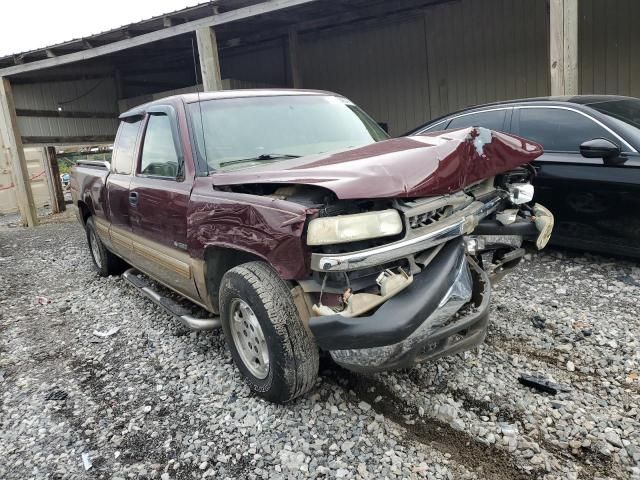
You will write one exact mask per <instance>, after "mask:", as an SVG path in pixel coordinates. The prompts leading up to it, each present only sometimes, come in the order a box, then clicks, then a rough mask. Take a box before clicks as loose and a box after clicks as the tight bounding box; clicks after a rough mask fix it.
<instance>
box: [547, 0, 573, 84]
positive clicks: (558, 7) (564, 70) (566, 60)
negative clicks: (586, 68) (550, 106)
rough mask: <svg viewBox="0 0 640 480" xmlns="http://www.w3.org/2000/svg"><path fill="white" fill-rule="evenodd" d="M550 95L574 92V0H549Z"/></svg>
mask: <svg viewBox="0 0 640 480" xmlns="http://www.w3.org/2000/svg"><path fill="white" fill-rule="evenodd" d="M549 7H550V9H549V35H550V39H549V40H550V42H549V59H550V62H551V65H550V68H551V70H550V72H551V95H577V94H578V93H579V86H578V0H550V3H549Z"/></svg>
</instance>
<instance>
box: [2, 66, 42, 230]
mask: <svg viewBox="0 0 640 480" xmlns="http://www.w3.org/2000/svg"><path fill="white" fill-rule="evenodd" d="M0 148H1V149H2V154H3V155H8V157H9V165H11V173H12V175H13V179H14V183H15V185H16V199H17V201H18V208H19V209H20V215H21V216H22V223H23V225H25V226H29V227H35V226H36V225H37V224H38V215H37V213H36V206H35V202H34V201H33V193H32V192H31V183H30V182H29V172H28V171H27V160H26V159H25V156H24V150H23V148H22V137H21V135H20V129H19V128H18V119H17V117H16V106H15V103H14V100H13V92H12V90H11V83H10V82H9V79H8V78H5V77H0Z"/></svg>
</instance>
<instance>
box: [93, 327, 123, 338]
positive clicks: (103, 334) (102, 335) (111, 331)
mask: <svg viewBox="0 0 640 480" xmlns="http://www.w3.org/2000/svg"><path fill="white" fill-rule="evenodd" d="M119 331H120V327H113V328H110V329H109V330H107V331H106V332H100V331H98V330H94V331H93V334H94V335H95V336H96V337H100V338H107V337H110V336H112V335H115V334H116V333H118V332H119Z"/></svg>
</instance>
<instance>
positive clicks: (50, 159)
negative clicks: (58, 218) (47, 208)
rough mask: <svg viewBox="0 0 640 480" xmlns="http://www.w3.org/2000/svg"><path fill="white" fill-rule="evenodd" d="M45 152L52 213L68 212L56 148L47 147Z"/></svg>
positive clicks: (45, 169)
mask: <svg viewBox="0 0 640 480" xmlns="http://www.w3.org/2000/svg"><path fill="white" fill-rule="evenodd" d="M43 150H44V171H45V173H46V175H47V184H48V185H49V198H50V199H51V211H52V212H53V213H60V212H64V211H65V210H66V208H67V207H66V205H65V204H64V192H63V191H62V182H61V181H60V169H59V168H58V159H57V158H56V147H45V148H43Z"/></svg>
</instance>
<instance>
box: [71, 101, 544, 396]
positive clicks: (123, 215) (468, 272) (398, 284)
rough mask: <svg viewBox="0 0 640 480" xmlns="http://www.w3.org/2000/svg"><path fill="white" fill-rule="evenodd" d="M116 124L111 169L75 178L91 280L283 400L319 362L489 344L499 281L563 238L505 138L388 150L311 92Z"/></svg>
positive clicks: (525, 161) (155, 105)
mask: <svg viewBox="0 0 640 480" xmlns="http://www.w3.org/2000/svg"><path fill="white" fill-rule="evenodd" d="M120 119H121V124H120V128H119V130H118V134H117V138H116V143H115V146H114V150H113V158H112V161H111V163H110V164H109V163H106V162H105V163H96V162H85V163H81V164H79V165H78V166H77V167H76V168H75V170H74V172H73V174H72V180H71V192H72V195H73V200H74V203H75V205H76V206H77V208H78V216H79V219H80V221H81V222H82V224H83V225H84V226H85V228H86V232H87V240H88V244H89V249H90V251H91V254H92V257H93V261H94V263H95V266H96V267H97V269H98V271H99V273H100V274H101V275H112V274H120V273H123V272H124V274H123V275H124V278H125V279H127V280H128V281H129V282H131V283H132V284H133V285H134V286H136V287H137V288H138V289H140V291H142V292H143V293H145V294H146V295H147V296H149V298H151V299H152V300H153V301H155V302H156V303H158V304H159V305H161V306H162V307H164V308H165V309H167V310H168V311H169V312H170V313H171V314H173V315H175V316H176V317H177V318H179V319H180V320H181V321H182V322H184V323H185V324H186V325H188V326H190V327H192V328H195V329H213V328H218V327H222V329H223V331H224V334H225V337H226V339H227V342H228V345H229V348H230V350H231V354H232V356H233V358H234V361H235V363H236V365H237V367H238V369H239V370H240V371H241V372H242V374H243V376H244V377H245V378H246V379H247V381H248V383H249V385H250V387H251V389H252V390H253V391H255V392H257V393H258V394H260V395H262V396H263V397H265V398H267V399H269V400H272V401H278V402H283V401H287V400H290V399H293V398H295V397H296V396H299V395H301V394H303V393H305V392H306V391H308V390H309V389H310V388H312V386H313V385H314V383H315V380H316V377H317V373H318V356H319V352H320V351H321V350H323V351H327V352H330V354H331V356H332V358H333V359H334V360H335V361H336V362H337V363H338V364H340V365H342V366H344V367H346V368H349V369H351V370H355V371H381V370H387V369H394V368H404V367H408V366H411V365H413V364H415V363H417V362H423V361H426V360H432V359H435V358H437V357H440V356H443V355H450V354H453V353H456V352H461V351H463V350H467V349H469V348H471V347H473V346H475V345H477V344H479V343H480V342H482V341H483V339H484V337H485V334H486V329H487V323H488V307H489V301H490V289H491V287H490V285H491V282H492V281H495V280H497V279H498V278H500V277H501V276H502V275H504V274H505V273H506V272H508V271H509V270H510V269H512V268H513V267H514V266H515V265H516V264H517V263H518V262H519V261H520V259H521V257H522V256H523V254H524V249H523V248H522V242H523V240H532V241H534V242H536V244H537V246H538V248H542V247H544V245H545V244H546V242H547V241H548V239H549V235H550V233H551V229H552V226H553V216H552V215H551V214H550V213H549V212H548V211H547V210H546V209H545V208H544V207H542V206H541V205H537V204H532V203H531V200H532V198H533V188H532V187H531V185H530V183H529V180H530V178H531V176H532V175H533V174H534V171H533V170H532V168H531V167H530V166H529V162H531V161H532V160H534V159H535V158H537V157H538V156H539V155H540V154H541V153H542V149H541V147H540V146H539V145H537V144H535V143H532V142H528V141H526V140H523V139H521V138H517V137H514V136H510V135H506V134H503V133H498V132H492V131H489V130H486V129H482V128H468V129H464V130H453V131H447V132H435V133H434V132H430V133H428V134H426V135H420V136H413V137H404V138H397V139H389V138H388V136H387V134H386V133H385V132H384V131H383V130H382V129H381V128H380V127H379V126H378V125H377V124H376V123H375V122H374V121H372V120H371V118H370V117H368V116H367V115H366V114H365V113H364V112H363V111H362V110H360V109H359V108H358V107H357V106H355V105H354V104H353V103H351V102H350V101H349V100H347V99H346V98H344V97H341V96H340V95H336V94H333V93H328V92H317V91H304V90H253V91H252V90H244V91H241V90H236V91H225V92H217V93H205V94H189V95H180V96H175V97H170V98H165V99H162V100H158V101H155V102H152V103H149V104H146V105H143V106H141V107H137V108H134V109H133V110H130V111H128V112H126V113H124V114H123V115H121V117H120ZM125 270H126V271H125ZM149 277H150V278H151V279H153V280H154V281H156V282H158V283H159V284H163V285H164V286H166V287H168V288H169V289H171V290H173V291H174V292H177V293H178V294H179V295H180V296H181V297H182V298H184V299H188V300H189V301H191V302H193V303H195V304H197V305H199V306H201V307H203V308H204V309H205V310H206V311H208V312H210V315H209V316H208V317H207V318H202V315H201V316H200V317H198V316H196V315H194V314H192V310H190V309H188V308H185V305H184V301H182V302H181V301H177V300H176V299H172V298H170V297H171V295H163V294H161V293H160V290H161V289H159V288H154V286H153V285H154V284H153V283H152V282H151V281H150V280H149Z"/></svg>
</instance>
